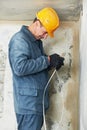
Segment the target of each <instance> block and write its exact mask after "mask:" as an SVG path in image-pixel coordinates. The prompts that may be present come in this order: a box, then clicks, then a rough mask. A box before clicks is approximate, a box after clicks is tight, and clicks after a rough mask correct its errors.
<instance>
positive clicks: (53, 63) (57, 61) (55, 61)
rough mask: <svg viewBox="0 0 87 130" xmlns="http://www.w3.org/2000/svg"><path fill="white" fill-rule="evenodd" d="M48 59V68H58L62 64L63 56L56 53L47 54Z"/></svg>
mask: <svg viewBox="0 0 87 130" xmlns="http://www.w3.org/2000/svg"><path fill="white" fill-rule="evenodd" d="M49 59H50V66H49V67H50V68H56V70H59V69H60V68H61V66H62V65H64V58H63V57H61V56H60V55H58V54H52V55H50V56H49Z"/></svg>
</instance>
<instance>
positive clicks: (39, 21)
mask: <svg viewBox="0 0 87 130" xmlns="http://www.w3.org/2000/svg"><path fill="white" fill-rule="evenodd" d="M36 21H39V22H40V20H39V19H37V17H36V18H35V19H34V20H33V23H35V22H36ZM40 25H41V26H43V25H42V23H41V22H40Z"/></svg>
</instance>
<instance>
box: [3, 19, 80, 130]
mask: <svg viewBox="0 0 87 130" xmlns="http://www.w3.org/2000/svg"><path fill="white" fill-rule="evenodd" d="M14 23H15V24H13V25H12V22H8V24H7V22H6V24H7V26H6V25H3V32H4V33H3V34H4V37H3V41H2V44H3V48H4V50H7V49H8V46H7V44H8V42H9V40H10V37H11V35H12V34H13V33H15V31H16V30H17V25H18V24H19V25H20V26H21V24H22V22H19V23H18V22H14ZM23 24H25V25H28V24H29V22H24V23H23ZM8 25H9V28H8ZM10 26H11V29H10ZM15 28H16V30H15ZM79 28H80V24H79V21H77V22H75V21H71V22H70V21H66V22H65V21H64V22H63V21H61V22H60V27H59V29H58V30H57V31H56V32H55V37H54V38H53V39H52V38H48V39H47V40H44V41H43V42H44V49H45V51H46V53H47V54H52V53H58V54H60V55H62V56H64V57H65V64H64V66H63V67H62V68H61V69H60V70H59V71H58V72H57V73H56V74H55V75H54V77H53V79H52V81H51V83H50V88H49V95H50V107H49V110H48V111H47V114H46V123H47V130H59V129H61V130H79V99H78V97H79V93H78V92H79ZM13 30H14V31H13ZM5 44H6V46H4V45H5ZM3 52H4V51H3ZM7 55H8V54H7V51H6V56H7ZM1 58H2V61H3V62H4V58H3V57H2V56H1ZM7 60H8V58H7ZM0 63H1V62H0ZM7 69H9V68H7ZM4 72H5V67H4V68H3V74H4ZM6 72H7V76H6V77H7V78H8V76H9V74H10V73H8V72H9V70H6ZM0 74H1V73H0ZM51 74H52V72H50V75H51ZM1 75H2V74H1ZM2 79H4V77H3V78H2ZM3 81H4V80H2V82H3ZM5 81H7V79H5ZM9 82H11V81H10V80H9V79H8V83H7V82H6V83H5V84H6V87H7V88H8V91H7V93H8V94H7V95H8V97H9V95H12V91H10V87H9ZM11 87H12V86H11ZM2 89H4V83H3V87H2ZM9 91H10V93H9ZM2 95H3V91H2ZM11 97H12V96H11ZM5 98H6V99H7V97H5ZM9 100H12V99H11V98H9ZM1 103H2V102H1ZM5 103H6V105H5V106H6V107H7V106H9V102H8V100H6V102H5ZM12 106H13V104H11V102H10V106H9V107H8V108H9V110H8V111H9V113H7V112H8V111H7V110H6V109H5V110H6V111H5V112H6V113H7V114H6V113H5V114H6V115H8V116H12V117H11V118H10V119H11V122H14V121H15V120H13V119H14V118H13V114H11V112H10V111H11V109H12ZM2 107H3V104H2ZM5 117H6V119H5V121H6V122H3V120H2V122H3V123H2V122H1V123H2V124H3V127H4V126H6V127H7V130H15V129H14V128H15V127H14V126H11V129H10V128H9V129H8V127H9V126H10V124H9V122H8V117H7V116H5ZM6 124H7V125H6ZM8 124H9V125H8ZM11 125H12V124H11ZM0 126H1V125H0ZM2 130H4V129H3V128H2Z"/></svg>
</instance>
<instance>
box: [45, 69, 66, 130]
mask: <svg viewBox="0 0 87 130" xmlns="http://www.w3.org/2000/svg"><path fill="white" fill-rule="evenodd" d="M55 73H56V75H57V78H59V75H58V73H57V71H56V69H55V70H54V71H53V73H52V75H51V77H50V79H49V80H48V82H47V84H46V86H45V89H44V93H43V120H44V123H43V125H44V130H47V127H46V118H45V107H44V98H45V92H46V89H47V87H48V85H49V83H50V81H51V80H52V78H53V76H54V74H55ZM63 97H64V95H63V92H62V102H63V109H62V114H61V118H60V121H59V125H60V124H61V122H62V119H63V111H64V101H63ZM59 125H58V129H59Z"/></svg>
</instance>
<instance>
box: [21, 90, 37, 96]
mask: <svg viewBox="0 0 87 130" xmlns="http://www.w3.org/2000/svg"><path fill="white" fill-rule="evenodd" d="M19 93H20V94H21V95H29V96H37V90H36V89H32V88H27V89H26V88H25V89H20V90H19Z"/></svg>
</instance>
